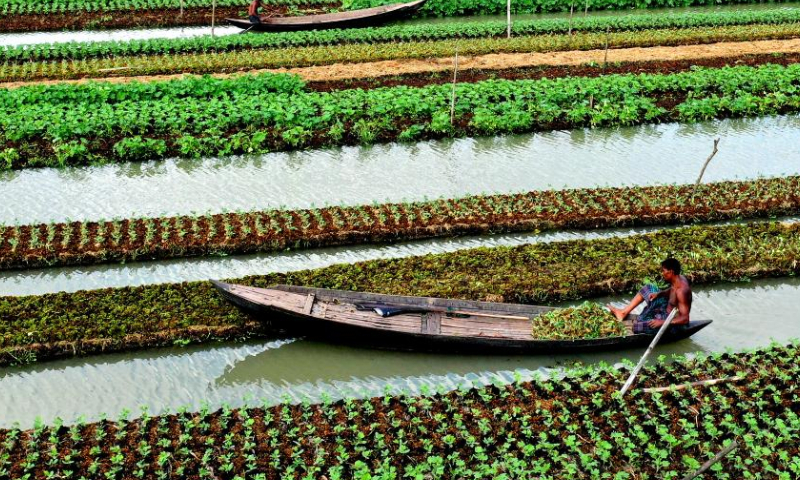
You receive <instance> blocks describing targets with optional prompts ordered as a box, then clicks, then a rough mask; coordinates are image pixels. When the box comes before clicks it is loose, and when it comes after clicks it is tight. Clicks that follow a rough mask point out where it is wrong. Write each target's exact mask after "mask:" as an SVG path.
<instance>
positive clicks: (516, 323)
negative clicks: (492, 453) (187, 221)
mask: <svg viewBox="0 0 800 480" xmlns="http://www.w3.org/2000/svg"><path fill="white" fill-rule="evenodd" d="M212 283H213V284H214V286H215V287H216V288H217V289H218V290H219V291H220V292H221V293H222V295H223V296H224V297H225V298H227V299H228V300H230V301H232V302H233V303H235V304H236V305H238V306H239V307H241V308H243V309H245V310H247V311H248V312H250V313H253V314H256V315H258V316H260V318H261V319H262V320H263V321H266V322H268V324H269V326H270V327H271V328H274V329H278V330H284V331H287V332H290V333H294V334H299V335H303V336H307V337H316V338H321V339H324V340H326V341H335V342H342V343H347V344H355V345H359V346H367V347H375V348H390V349H400V350H425V351H445V350H447V351H454V352H464V353H551V352H558V351H562V352H563V351H569V352H576V351H588V350H599V349H621V348H628V347H635V346H644V345H648V344H649V343H650V341H651V340H652V339H653V335H647V334H634V333H633V331H632V325H633V321H635V320H636V316H635V315H629V316H628V317H627V318H626V319H625V325H626V327H627V329H628V332H629V334H628V335H625V336H621V337H606V338H598V339H576V340H538V339H535V338H533V337H532V336H531V320H530V319H531V317H533V316H536V315H539V314H541V313H544V312H547V311H550V310H553V309H552V308H551V307H540V306H535V305H520V304H512V303H494V302H474V301H466V300H448V299H441V298H427V297H405V296H396V295H381V294H375V293H361V292H351V291H344V290H330V289H321V288H307V287H296V286H288V285H277V286H275V287H273V288H256V287H247V286H242V285H234V284H229V283H223V282H217V281H213V280H212ZM381 313H383V314H388V316H383V315H382V314H381ZM710 323H711V321H710V320H699V321H692V322H690V324H689V325H688V326H685V327H682V328H680V329H677V328H676V329H670V330H669V331H667V333H665V334H664V336H663V337H662V339H661V343H667V342H674V341H677V340H682V339H685V338H688V337H690V336H691V335H693V334H694V333H696V332H698V331H699V330H701V329H703V328H704V327H706V326H707V325H708V324H710Z"/></svg>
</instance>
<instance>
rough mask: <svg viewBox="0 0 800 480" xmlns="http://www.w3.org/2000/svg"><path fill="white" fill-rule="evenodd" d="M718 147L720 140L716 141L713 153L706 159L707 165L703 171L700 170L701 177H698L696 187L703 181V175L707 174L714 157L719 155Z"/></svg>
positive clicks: (704, 165)
mask: <svg viewBox="0 0 800 480" xmlns="http://www.w3.org/2000/svg"><path fill="white" fill-rule="evenodd" d="M717 145H719V138H715V139H714V149H713V150H712V151H711V155H709V156H708V158H707V159H706V163H704V164H703V169H702V170H700V176H698V177H697V182H695V184H694V185H695V186H697V185H700V180H702V179H703V174H704V173H706V167H708V164H709V162H711V159H712V158H714V155H716V154H717V151H718V150H717Z"/></svg>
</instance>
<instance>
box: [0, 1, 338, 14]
mask: <svg viewBox="0 0 800 480" xmlns="http://www.w3.org/2000/svg"><path fill="white" fill-rule="evenodd" d="M214 2H216V5H217V6H219V7H242V8H243V9H244V6H243V5H242V2H241V1H239V0H60V1H52V2H46V3H42V2H37V1H34V0H3V2H2V3H0V16H13V15H31V14H36V15H42V14H43V15H55V14H64V13H71V12H87V13H90V12H118V11H130V10H165V9H172V10H177V9H179V8H181V6H183V8H185V9H191V8H198V7H211V6H212V3H214ZM263 3H265V4H274V5H300V4H302V5H324V4H329V3H331V2H329V1H325V0H263Z"/></svg>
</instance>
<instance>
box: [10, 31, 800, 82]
mask: <svg viewBox="0 0 800 480" xmlns="http://www.w3.org/2000/svg"><path fill="white" fill-rule="evenodd" d="M270 35H272V34H270ZM796 36H797V26H796V25H795V24H793V23H789V24H777V25H763V24H756V25H743V26H739V25H733V26H720V27H688V28H679V29H676V28H667V29H654V30H647V31H641V32H640V31H621V32H611V33H608V34H606V33H600V32H588V33H587V32H577V33H573V34H572V35H566V34H545V35H535V36H515V37H512V38H510V39H507V38H491V37H483V38H453V39H444V40H432V41H421V42H412V41H407V42H401V41H391V42H380V43H369V42H366V43H364V42H357V43H345V44H342V45H330V46H328V45H320V46H316V45H315V44H311V45H310V46H299V47H293V46H289V45H287V46H283V47H276V48H272V47H268V46H267V47H265V48H261V49H249V50H242V49H237V48H234V49H233V51H227V50H223V51H217V50H216V49H213V48H211V47H209V48H208V49H205V48H203V47H202V46H199V47H191V48H194V49H196V48H199V49H200V51H201V52H205V51H206V50H209V51H210V52H209V53H200V52H198V53H186V54H184V53H181V52H180V51H177V52H172V47H171V46H169V45H167V46H164V48H165V49H166V50H167V52H165V54H163V55H160V54H156V53H151V54H137V53H136V52H135V50H134V51H132V52H131V53H130V56H112V57H110V58H106V57H105V55H101V56H96V55H94V56H93V57H94V58H88V59H82V60H75V61H46V60H45V61H26V62H24V63H22V64H19V63H6V64H3V65H0V82H27V81H31V80H41V79H54V80H59V79H60V80H68V79H78V78H101V77H118V76H127V77H131V76H141V75H165V74H180V73H195V74H204V73H230V72H242V71H250V70H253V69H264V68H284V67H285V68H292V67H307V66H315V65H330V64H335V63H360V62H375V61H379V60H400V59H428V58H432V57H440V58H441V57H444V58H452V56H453V53H454V52H456V51H457V52H459V55H486V54H495V53H528V52H555V51H571V50H597V49H603V48H605V46H606V44H608V45H609V48H627V47H653V46H679V45H696V44H706V43H716V42H742V41H753V40H777V39H791V38H795V37H796ZM323 38H324V37H323ZM289 43H291V42H289ZM300 43H301V44H305V43H308V42H307V41H305V40H301V41H300ZM225 44H226V41H223V40H220V45H222V46H224V45H225ZM59 48H60V47H58V46H55V47H54V49H56V52H57V51H58V49H59ZM106 48H107V49H109V50H110V51H117V52H118V51H119V49H118V48H115V47H111V46H106ZM156 48H157V47H156ZM147 50H150V48H149V47H148V48H147ZM77 51H78V52H83V51H84V49H82V48H78V49H77ZM101 51H102V49H101ZM54 54H55V53H54ZM78 55H79V56H80V55H82V54H78ZM597 59H598V60H601V59H602V57H601V55H600V54H598V56H597Z"/></svg>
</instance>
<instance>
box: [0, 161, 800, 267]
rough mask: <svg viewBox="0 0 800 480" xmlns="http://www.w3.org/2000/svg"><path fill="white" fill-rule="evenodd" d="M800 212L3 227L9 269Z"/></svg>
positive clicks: (457, 210)
mask: <svg viewBox="0 0 800 480" xmlns="http://www.w3.org/2000/svg"><path fill="white" fill-rule="evenodd" d="M798 213H800V177H786V178H776V179H768V180H764V179H759V180H754V181H743V182H721V183H716V184H703V185H699V186H694V185H684V186H657V187H644V188H640V187H633V188H604V189H580V190H564V191H545V192H529V193H524V194H517V195H491V196H469V197H463V198H459V199H441V200H435V201H425V202H413V203H388V204H382V205H379V204H374V205H361V206H357V207H328V208H319V209H304V210H271V211H264V212H251V213H227V214H217V215H202V216H183V217H162V218H143V219H124V220H115V221H105V222H72V223H53V224H41V225H21V226H8V227H3V226H0V269H9V268H35V267H46V266H63V265H76V264H77V265H88V264H93V263H101V262H112V261H129V260H155V259H163V258H173V257H187V256H196V255H209V254H219V253H228V254H234V253H251V252H264V251H274V250H283V249H286V248H289V247H309V246H330V245H346V244H356V243H374V242H380V241H387V240H388V241H398V240H408V239H415V238H430V237H434V236H442V235H459V234H477V233H490V232H492V233H497V232H507V231H532V230H546V229H559V228H600V227H620V226H632V225H653V224H659V225H664V224H669V223H686V222H698V221H714V220H723V219H731V218H740V217H746V218H755V217H769V216H775V215H795V214H798Z"/></svg>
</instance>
